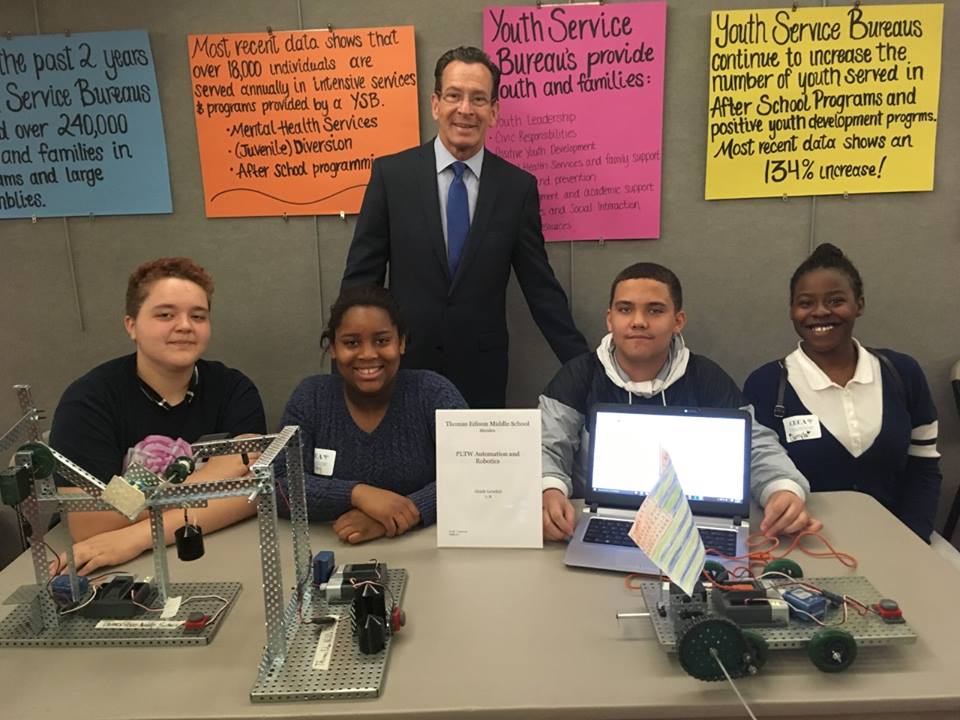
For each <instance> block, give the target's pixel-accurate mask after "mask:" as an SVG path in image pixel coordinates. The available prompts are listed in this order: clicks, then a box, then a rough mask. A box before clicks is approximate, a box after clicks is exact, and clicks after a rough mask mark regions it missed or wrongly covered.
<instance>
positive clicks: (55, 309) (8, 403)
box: [0, 0, 960, 528]
mask: <svg viewBox="0 0 960 720" xmlns="http://www.w3.org/2000/svg"><path fill="white" fill-rule="evenodd" d="M901 2H903V0H901ZM487 4H491V5H492V4H498V3H495V2H490V1H489V0H483V1H479V0H456V1H450V0H444V1H441V0H364V2H363V3H346V2H333V1H331V0H317V1H314V2H299V3H298V2H295V1H292V0H277V1H276V2H272V3H263V2H255V1H254V0H232V1H231V2H224V1H222V0H218V1H215V2H214V1H211V2H203V3H199V2H195V1H193V0H166V1H165V2H162V3H140V2H138V3H131V2H125V1H124V0H85V2H82V3H78V2H73V1H71V0H44V1H43V2H39V0H34V1H30V0H4V2H3V18H2V26H0V31H2V32H6V31H10V32H12V33H15V34H35V33H37V32H38V30H39V32H42V33H52V32H64V31H66V30H68V29H69V30H70V31H72V32H83V31H98V30H125V29H137V28H143V29H146V30H148V31H149V33H150V42H151V46H152V49H153V54H154V58H155V62H156V70H157V81H158V85H159V90H160V97H161V106H162V110H163V123H164V129H165V133H166V143H167V152H168V157H169V167H170V184H171V188H172V191H173V208H174V212H173V214H170V215H132V216H112V217H97V218H96V219H93V220H91V219H88V218H71V219H68V220H63V219H42V220H39V221H38V222H37V223H35V224H34V223H32V222H31V221H30V220H7V221H4V222H2V223H0V253H2V255H0V257H2V262H0V305H2V307H3V315H2V321H0V426H2V427H3V428H6V427H9V426H10V425H11V424H12V423H13V421H14V420H15V419H16V418H18V417H19V409H18V407H17V404H16V398H15V395H14V393H13V391H12V390H9V389H8V388H9V387H10V386H11V385H12V384H14V383H30V384H31V385H33V387H34V397H35V399H36V401H37V402H38V404H39V405H40V406H41V407H44V408H47V409H48V411H49V414H51V415H52V411H53V409H54V407H55V406H56V402H57V399H58V398H59V396H60V394H61V393H62V392H63V390H64V388H65V387H66V386H67V384H68V383H69V382H70V381H72V380H73V379H74V378H76V377H78V376H79V375H81V374H82V373H84V372H86V371H87V370H88V369H90V368H91V367H93V366H94V365H96V364H98V363H100V362H103V361H105V360H107V359H109V358H111V357H115V356H117V355H120V354H122V353H126V352H130V351H131V349H132V348H131V345H130V343H129V340H128V339H127V337H126V335H125V333H124V332H123V328H122V322H121V321H122V316H123V296H124V292H125V287H126V278H127V276H128V275H129V273H130V271H131V270H132V269H133V268H134V267H135V266H136V265H138V264H139V263H141V262H143V261H144V260H147V259H151V258H154V257H158V256H161V255H180V254H182V255H188V256H191V257H193V258H195V259H196V260H197V261H198V262H200V263H201V264H203V265H204V266H205V267H207V269H208V270H210V272H211V273H212V275H213V277H214V279H215V281H216V285H217V289H216V293H215V295H214V298H213V341H212V343H211V345H210V349H209V350H208V352H207V356H208V357H209V358H212V359H217V360H221V361H223V362H225V363H227V364H228V365H231V366H233V367H237V368H240V369H242V370H243V371H244V372H245V373H246V374H247V375H249V376H250V377H251V378H252V379H253V381H254V382H255V383H256V384H257V386H258V387H259V388H260V391H261V393H262V395H263V399H264V402H265V405H266V409H267V416H268V423H269V424H271V425H273V424H274V423H276V422H277V421H278V419H279V417H280V413H281V412H282V410H283V405H284V403H285V402H286V400H287V398H288V396H289V394H290V392H291V391H292V389H293V388H294V387H295V386H296V385H297V383H298V382H299V381H300V379H302V378H303V377H304V376H306V375H309V374H313V373H317V372H324V371H326V370H327V369H328V368H329V362H328V361H327V360H325V359H324V358H322V357H321V352H320V348H319V336H320V331H321V329H322V323H323V319H324V317H325V316H326V313H327V310H328V308H329V306H330V304H331V303H332V302H333V300H334V299H335V297H336V294H337V290H338V288H339V282H340V277H341V275H342V272H343V267H344V261H345V258H346V253H347V248H348V246H349V243H350V239H351V237H352V234H353V228H354V224H355V221H356V218H355V217H354V216H348V217H347V219H346V220H345V221H344V220H341V219H339V218H338V217H320V218H315V217H290V218H288V219H287V220H284V219H283V218H280V217H276V218H272V217H264V218H243V219H239V218H238V219H231V218H226V219H210V220H208V219H207V218H206V217H205V215H204V207H203V187H202V182H201V174H200V163H199V159H198V151H197V136H196V129H195V127H194V120H193V115H192V98H191V94H190V73H189V67H188V57H187V49H186V36H187V35H188V34H191V33H217V32H261V31H264V30H265V29H266V28H267V26H270V27H272V28H273V29H274V30H292V29H299V28H301V27H302V28H316V27H326V26H328V25H332V26H333V27H334V28H337V27H341V28H345V27H375V26H380V25H387V26H393V25H405V24H412V25H414V26H415V28H416V49H417V70H418V73H419V95H420V118H421V120H420V125H421V137H422V138H423V140H427V139H429V138H431V137H433V134H434V129H433V128H434V126H433V121H432V119H431V115H430V104H429V96H430V92H431V91H432V87H433V81H432V75H433V66H434V63H435V61H436V58H437V57H439V55H440V54H442V53H443V52H444V51H445V50H447V49H449V48H451V47H455V46H457V45H462V44H470V45H477V46H480V45H481V42H482V37H481V25H482V11H483V7H484V5H487ZM499 4H517V3H499ZM789 4H790V3H786V2H782V1H781V2H764V1H762V0H740V1H739V2H727V1H720V0H712V1H705V0H670V2H669V6H668V10H667V56H666V92H665V98H664V101H665V102H664V136H663V180H662V182H663V190H662V201H661V211H662V231H661V239H659V240H654V241H649V240H643V241H630V240H627V241H617V242H606V243H603V244H600V243H597V242H577V243H552V244H551V245H550V246H549V247H548V249H547V250H548V253H549V255H550V260H551V262H552V264H553V267H554V269H555V271H556V273H557V276H558V277H559V278H560V281H561V283H562V284H563V286H564V287H565V288H566V290H567V293H568V295H569V297H570V300H571V303H572V306H573V314H574V318H575V320H576V322H577V324H578V325H579V327H580V328H581V329H582V330H583V332H584V333H585V334H586V336H587V338H588V340H589V341H590V342H591V343H595V342H596V341H598V340H599V338H600V337H601V336H602V335H603V333H604V332H605V326H604V321H603V317H604V311H605V309H606V304H607V298H608V294H609V285H610V281H611V279H612V278H613V276H614V275H615V274H616V273H617V272H618V271H619V270H620V269H621V268H623V267H624V266H626V265H628V264H630V263H633V262H637V261H642V260H646V261H654V262H660V263H663V264H665V265H667V266H669V267H671V268H672V269H673V270H675V271H676V272H677V274H678V275H679V276H680V279H681V281H682V283H683V286H684V295H685V303H684V304H685V309H686V310H687V313H688V316H689V322H688V324H687V329H686V331H685V336H686V338H687V341H688V343H689V345H690V347H691V348H692V349H693V351H694V352H698V353H702V354H705V355H708V356H710V357H711V358H713V359H714V360H716V361H717V362H719V363H720V364H721V365H722V366H723V367H724V368H726V369H727V370H728V371H729V372H730V373H731V375H732V376H733V377H734V379H735V380H736V381H737V382H743V380H744V379H745V377H746V375H747V374H748V373H749V372H750V371H751V370H752V369H753V368H755V367H757V366H758V365H760V364H761V363H763V362H765V361H767V360H771V359H775V358H778V357H781V356H783V355H784V354H786V353H788V352H789V351H790V350H791V349H792V348H793V347H794V346H795V344H796V337H795V335H794V333H793V329H792V326H791V324H790V322H789V319H788V312H787V311H788V308H787V303H788V288H787V285H788V281H789V277H790V274H791V273H792V271H793V270H794V268H795V267H796V266H797V264H798V263H799V262H800V261H801V260H802V259H803V258H804V257H805V256H806V255H807V254H808V252H809V251H810V249H811V247H812V246H813V245H816V244H817V243H820V242H826V241H829V242H832V243H834V244H836V245H838V246H840V247H841V248H842V249H843V250H844V251H846V252H847V253H848V254H849V255H850V256H851V257H852V258H853V260H854V261H855V262H856V264H857V266H858V267H859V269H860V271H861V273H862V274H863V278H864V285H865V294H866V312H865V315H864V317H863V318H861V319H860V320H859V321H858V323H857V335H858V337H859V338H860V339H861V340H862V341H863V342H864V343H865V344H867V345H870V346H875V347H890V348H894V349H897V350H900V351H902V352H906V353H909V354H911V355H913V356H914V357H916V358H917V359H918V360H919V362H920V364H921V365H922V367H923V369H924V371H925V372H926V375H927V379H928V381H929V382H930V385H931V388H932V391H933V396H934V400H935V402H936V404H937V407H938V409H939V412H940V450H941V453H942V454H943V461H942V467H943V472H944V488H943V499H942V502H941V510H940V517H939V519H938V521H937V527H938V528H939V527H941V525H942V522H943V519H944V517H945V516H946V513H947V510H948V507H949V501H950V500H952V497H953V494H954V492H955V491H956V488H957V484H958V481H960V421H958V417H957V411H956V408H955V406H954V402H953V397H952V394H951V389H950V385H949V378H948V375H949V371H950V368H951V366H952V365H953V363H954V362H956V361H957V360H958V359H960V310H958V305H960V163H958V162H957V160H956V158H957V157H958V156H960V121H958V117H960V83H958V82H957V78H958V77H960V43H958V42H956V39H957V35H958V33H960V2H954V1H953V0H948V1H947V2H945V3H944V27H943V30H944V38H943V57H942V81H941V87H940V111H939V128H938V137H937V153H936V156H937V164H936V173H935V189H934V191H933V192H923V193H900V194H878V195H858V196H851V197H850V198H849V199H844V198H843V197H832V196H826V197H818V198H816V199H812V198H805V197H799V198H790V199H788V200H786V201H784V200H781V199H751V200H724V201H705V200H704V199H703V187H704V157H705V152H706V123H707V78H708V67H707V57H708V39H709V35H710V12H711V11H712V10H717V9H737V8H754V7H756V8H765V7H771V8H773V7H787V6H789ZM800 4H801V5H804V6H806V5H820V3H819V2H816V3H813V2H801V3H800ZM830 4H831V5H834V4H841V3H835V2H831V3H830ZM846 4H847V5H849V3H846ZM870 4H872V3H867V4H866V7H867V8H869V5H870ZM529 5H530V6H531V7H534V6H535V4H534V3H532V2H531V3H529ZM360 8H362V11H361V9H360ZM0 42H3V39H2V38H0ZM71 255H72V258H73V268H74V269H75V272H76V286H77V292H76V293H75V292H74V282H73V279H72V277H71V275H72V271H71V263H70V257H71ZM508 300H509V302H508V307H509V311H508V320H509V326H510V331H511V347H510V358H511V364H510V385H509V388H508V401H509V403H510V404H511V405H513V406H517V407H531V406H535V403H536V400H537V395H538V394H539V392H540V390H541V389H542V388H543V386H544V385H545V384H546V382H547V381H548V380H549V379H550V377H551V376H552V375H553V373H554V372H555V371H556V369H557V367H558V363H557V360H556V359H555V358H554V357H553V355H552V353H551V352H550V350H549V348H548V347H547V345H546V343H545V342H544V340H543V338H542V336H541V335H540V333H539V331H538V330H537V329H536V327H535V326H534V324H533V321H532V320H531V318H530V314H529V312H528V310H527V308H526V305H525V303H524V300H523V297H522V295H521V294H520V292H519V290H518V288H517V286H516V285H515V284H513V285H512V286H511V289H510V295H509V298H508Z"/></svg>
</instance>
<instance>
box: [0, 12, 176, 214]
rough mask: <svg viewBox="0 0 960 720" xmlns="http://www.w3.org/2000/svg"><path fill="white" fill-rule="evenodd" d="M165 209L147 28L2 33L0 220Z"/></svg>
mask: <svg viewBox="0 0 960 720" xmlns="http://www.w3.org/2000/svg"><path fill="white" fill-rule="evenodd" d="M172 211H173V206H172V203H171V200H170V176H169V172H168V170H167V146H166V143H165V142H164V137H163V118H162V117H161V114H160V94H159V93H158V92H157V76H156V73H155V71H154V65H153V54H152V53H151V52H150V37H149V36H148V35H147V32H146V31H145V30H130V31H123V32H96V33H76V34H73V35H69V36H67V35H63V34H58V35H31V36H23V37H13V38H11V39H9V40H2V41H0V218H24V217H27V218H29V217H61V216H69V215H91V214H92V215H122V214H131V213H168V212H172Z"/></svg>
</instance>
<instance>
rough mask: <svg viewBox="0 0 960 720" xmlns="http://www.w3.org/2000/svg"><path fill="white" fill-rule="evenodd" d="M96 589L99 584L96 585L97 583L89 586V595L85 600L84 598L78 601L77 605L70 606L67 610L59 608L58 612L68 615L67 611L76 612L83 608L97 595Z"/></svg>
mask: <svg viewBox="0 0 960 720" xmlns="http://www.w3.org/2000/svg"><path fill="white" fill-rule="evenodd" d="M98 589H99V586H98V585H92V586H91V587H90V597H88V598H87V599H86V600H84V601H83V602H82V603H80V604H79V605H76V606H74V607H72V608H69V609H68V610H61V611H60V614H61V615H68V614H69V613H73V612H76V611H77V610H83V608H85V607H86V606H87V605H89V604H90V603H92V602H93V600H94V598H96V597H97V590H98Z"/></svg>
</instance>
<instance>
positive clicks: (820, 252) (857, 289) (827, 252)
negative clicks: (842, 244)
mask: <svg viewBox="0 0 960 720" xmlns="http://www.w3.org/2000/svg"><path fill="white" fill-rule="evenodd" d="M824 268H826V269H831V270H839V271H840V272H842V273H843V274H844V275H846V276H847V277H848V278H849V279H850V286H851V287H852V288H853V295H854V297H855V298H857V299H859V298H862V297H863V280H862V279H861V278H860V273H859V272H858V271H857V268H856V267H855V266H854V264H853V263H852V262H850V258H848V257H847V256H846V255H844V254H843V250H841V249H840V248H838V247H837V246H836V245H831V244H830V243H822V244H820V245H818V246H817V248H816V249H815V250H814V251H813V252H812V253H811V254H810V257H808V258H807V259H806V260H804V261H803V262H802V263H800V266H799V267H798V268H797V269H796V270H795V271H794V273H793V277H791V278H790V302H793V292H794V290H795V289H796V287H797V282H798V281H799V280H800V278H801V277H803V276H804V275H806V274H807V273H808V272H811V271H812V270H820V269H824Z"/></svg>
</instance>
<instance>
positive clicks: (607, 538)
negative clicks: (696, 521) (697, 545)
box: [583, 518, 737, 555]
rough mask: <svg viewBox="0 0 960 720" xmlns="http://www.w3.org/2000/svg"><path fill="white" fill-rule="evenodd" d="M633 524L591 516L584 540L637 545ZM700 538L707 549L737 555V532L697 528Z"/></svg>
mask: <svg viewBox="0 0 960 720" xmlns="http://www.w3.org/2000/svg"><path fill="white" fill-rule="evenodd" d="M632 525H633V523H632V522H630V521H627V520H611V519H609V518H590V522H589V524H588V525H587V530H586V532H585V533H584V534H583V541H584V542H588V543H594V544H596V545H621V546H623V547H636V546H637V545H636V543H635V542H633V540H631V539H630V536H629V535H627V532H628V531H629V530H630V527H631V526H632ZM697 530H699V531H700V539H701V540H703V546H704V547H705V548H707V549H712V550H716V551H717V552H720V553H722V554H723V555H736V552H737V534H736V533H735V532H732V531H730V530H715V529H713V528H697Z"/></svg>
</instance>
